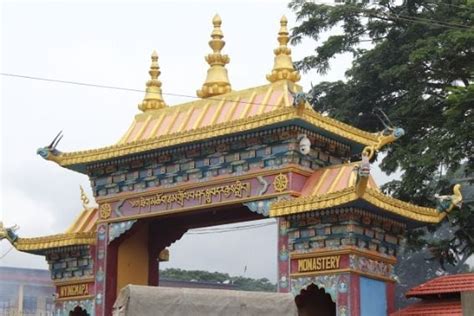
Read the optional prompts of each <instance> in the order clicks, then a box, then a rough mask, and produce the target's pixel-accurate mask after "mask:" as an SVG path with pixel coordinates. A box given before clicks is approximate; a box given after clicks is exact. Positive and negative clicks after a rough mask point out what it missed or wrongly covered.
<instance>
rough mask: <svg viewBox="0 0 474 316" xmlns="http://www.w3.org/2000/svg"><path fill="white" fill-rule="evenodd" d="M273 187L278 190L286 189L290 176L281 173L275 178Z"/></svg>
mask: <svg viewBox="0 0 474 316" xmlns="http://www.w3.org/2000/svg"><path fill="white" fill-rule="evenodd" d="M273 187H274V188H275V191H277V192H282V191H285V190H286V189H287V188H288V177H287V176H286V175H284V174H283V173H280V174H279V175H277V176H276V177H275V179H274V180H273Z"/></svg>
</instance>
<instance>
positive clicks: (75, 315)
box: [69, 306, 90, 316]
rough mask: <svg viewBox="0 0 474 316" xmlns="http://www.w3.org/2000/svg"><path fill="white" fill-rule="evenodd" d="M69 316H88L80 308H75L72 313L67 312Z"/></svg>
mask: <svg viewBox="0 0 474 316" xmlns="http://www.w3.org/2000/svg"><path fill="white" fill-rule="evenodd" d="M69 316H90V315H89V314H88V313H87V312H86V310H84V309H82V307H80V306H76V307H75V308H74V309H73V310H72V311H70V312H69Z"/></svg>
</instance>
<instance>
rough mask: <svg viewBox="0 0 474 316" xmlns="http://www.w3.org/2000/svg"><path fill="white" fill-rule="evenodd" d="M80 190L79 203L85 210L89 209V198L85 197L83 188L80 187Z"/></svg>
mask: <svg viewBox="0 0 474 316" xmlns="http://www.w3.org/2000/svg"><path fill="white" fill-rule="evenodd" d="M79 188H80V189H81V201H82V206H83V207H84V209H85V210H87V209H89V202H90V201H89V198H88V197H87V194H86V192H84V188H83V187H82V185H80V186H79Z"/></svg>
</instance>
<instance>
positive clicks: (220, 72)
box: [197, 14, 231, 98]
mask: <svg viewBox="0 0 474 316" xmlns="http://www.w3.org/2000/svg"><path fill="white" fill-rule="evenodd" d="M212 24H213V25H214V29H213V30H212V33H211V38H212V39H211V40H210V41H209V46H210V47H211V48H212V51H213V53H212V54H209V55H207V56H206V61H207V63H208V64H209V66H211V67H210V68H209V69H208V70H207V77H206V81H205V82H204V84H203V85H202V88H201V89H200V90H198V91H197V95H198V97H200V98H207V97H212V96H215V95H220V94H224V93H227V92H230V91H231V87H230V82H229V78H228V76H227V69H226V68H225V65H226V64H228V63H229V61H230V59H229V56H227V55H223V54H221V50H222V48H224V46H225V42H224V41H223V40H222V38H224V34H223V33H222V30H221V24H222V20H221V17H220V16H219V15H218V14H216V15H215V16H214V18H213V19H212Z"/></svg>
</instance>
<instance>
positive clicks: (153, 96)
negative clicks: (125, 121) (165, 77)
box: [138, 51, 166, 112]
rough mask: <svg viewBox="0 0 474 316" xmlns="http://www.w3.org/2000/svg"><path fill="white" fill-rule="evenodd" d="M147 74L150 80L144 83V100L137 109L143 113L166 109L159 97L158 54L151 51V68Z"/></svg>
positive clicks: (160, 96)
mask: <svg viewBox="0 0 474 316" xmlns="http://www.w3.org/2000/svg"><path fill="white" fill-rule="evenodd" d="M148 73H149V74H150V76H151V79H150V80H148V81H147V83H146V93H145V98H144V99H143V102H142V103H140V104H139V105H138V108H139V109H140V110H142V111H143V112H146V111H151V110H158V109H161V108H164V107H166V103H165V101H164V100H163V96H162V95H161V81H159V80H158V76H159V75H160V74H161V71H160V67H159V66H158V54H157V53H156V51H153V53H152V54H151V66H150V71H148Z"/></svg>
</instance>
